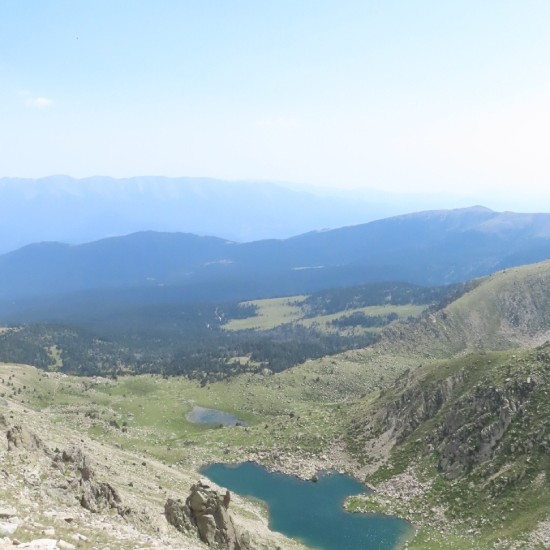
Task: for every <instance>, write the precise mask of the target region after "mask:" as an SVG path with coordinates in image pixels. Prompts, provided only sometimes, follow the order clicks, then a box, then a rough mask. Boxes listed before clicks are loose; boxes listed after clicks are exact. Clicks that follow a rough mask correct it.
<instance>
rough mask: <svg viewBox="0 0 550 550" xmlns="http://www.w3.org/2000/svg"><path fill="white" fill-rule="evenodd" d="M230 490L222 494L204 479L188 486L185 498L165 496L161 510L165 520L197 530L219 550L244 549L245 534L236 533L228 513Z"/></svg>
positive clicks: (186, 528) (190, 529) (183, 529)
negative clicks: (189, 489) (175, 498)
mask: <svg viewBox="0 0 550 550" xmlns="http://www.w3.org/2000/svg"><path fill="white" fill-rule="evenodd" d="M230 499H231V496H230V493H229V491H227V492H226V493H225V495H223V496H221V495H219V494H218V492H217V491H216V490H215V489H213V488H212V487H210V485H208V483H207V482H205V481H202V480H201V481H199V482H197V483H195V484H194V485H193V486H192V487H191V494H190V495H189V497H187V500H186V501H185V503H184V502H182V501H181V500H174V499H168V500H167V501H166V504H165V506H164V513H165V515H166V519H167V521H168V523H170V524H171V525H173V526H174V527H175V528H176V529H178V530H179V531H181V532H192V531H196V532H197V533H198V535H199V537H200V539H201V540H202V541H203V542H205V543H206V544H208V545H209V546H213V547H215V548H219V549H224V550H225V549H227V550H246V549H248V548H250V546H249V542H248V538H249V537H248V533H243V534H241V533H239V532H238V530H237V528H236V527H235V524H234V523H233V519H232V518H231V515H230V514H229V511H228V508H229V502H230Z"/></svg>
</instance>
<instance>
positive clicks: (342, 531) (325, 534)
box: [202, 462, 411, 550]
mask: <svg viewBox="0 0 550 550" xmlns="http://www.w3.org/2000/svg"><path fill="white" fill-rule="evenodd" d="M202 473H203V474H204V475H205V476H206V477H208V478H209V479H211V480H212V481H214V482H215V483H217V484H218V485H221V486H222V487H226V488H228V489H229V490H231V491H234V492H235V493H238V494H239V495H242V496H249V497H254V498H258V499H261V500H263V501H264V502H265V503H266V504H267V505H268V507H269V525H270V527H271V529H272V530H274V531H279V532H280V533H284V534H285V535H287V536H289V537H292V538H296V539H299V540H300V541H301V542H303V543H304V544H305V545H307V546H309V547H311V548H316V549H319V550H395V549H396V548H399V545H400V543H401V542H403V540H404V539H405V537H406V536H407V535H408V534H409V533H410V532H411V526H410V524H408V523H407V522H406V521H404V520H402V519H399V518H392V517H387V516H378V515H369V514H351V513H349V512H346V511H345V510H344V508H343V507H342V504H343V501H344V500H345V498H346V497H348V496H350V495H357V494H360V493H364V492H365V491H366V489H365V487H364V486H363V485H362V484H361V483H359V482H358V481H357V480H355V479H353V478H351V477H349V476H345V475H340V474H329V475H324V476H321V477H320V478H319V481H318V482H317V483H313V482H311V481H304V480H301V479H298V478H296V477H293V476H288V475H284V474H279V473H272V472H268V471H267V470H266V469H265V468H263V467H261V466H259V465H258V464H255V463H253V462H245V463H243V464H239V465H227V464H213V465H210V466H208V467H206V468H204V469H203V470H202Z"/></svg>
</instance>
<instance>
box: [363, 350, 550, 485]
mask: <svg viewBox="0 0 550 550" xmlns="http://www.w3.org/2000/svg"><path fill="white" fill-rule="evenodd" d="M549 354H550V345H546V346H543V347H541V348H539V349H537V350H535V351H533V352H525V351H524V352H515V353H511V352H509V353H503V352H501V353H494V354H478V355H475V356H467V357H465V358H461V359H456V360H454V361H450V362H448V363H444V364H438V365H434V366H432V367H430V368H424V369H421V371H420V373H419V372H415V373H409V374H408V375H406V376H404V377H402V378H401V379H400V380H398V381H397V382H396V383H395V384H394V386H393V387H392V388H391V389H390V390H389V391H388V392H387V393H386V394H384V395H382V396H381V397H380V399H379V400H378V403H377V404H375V405H374V406H373V408H374V409H375V411H376V412H375V413H374V414H373V415H372V417H371V419H370V421H367V422H365V423H364V424H361V423H360V422H358V421H357V420H356V421H355V422H354V423H353V424H352V429H353V430H354V431H355V433H358V432H359V431H360V430H361V427H363V441H364V445H365V448H368V443H369V442H371V441H372V440H375V439H377V438H382V439H385V440H386V441H390V442H391V445H394V446H395V447H396V448H400V447H401V448H404V447H406V446H407V445H409V444H410V443H411V441H412V440H413V439H414V440H415V445H416V448H417V449H421V452H422V453H424V454H425V455H433V456H435V457H436V463H437V468H438V471H439V472H440V473H441V474H442V475H443V476H444V477H445V478H446V479H449V480H452V479H456V478H459V477H462V476H464V475H466V474H468V473H470V472H472V471H474V470H475V469H476V468H478V467H480V466H482V465H487V463H490V462H491V461H493V460H497V461H501V460H504V459H506V458H510V459H514V460H516V459H517V458H518V455H519V454H521V455H527V453H534V452H538V451H541V452H542V451H543V449H544V448H545V445H546V439H545V438H546V435H547V434H550V419H549V418H547V417H546V416H545V415H544V414H542V411H543V410H546V408H547V406H548V404H547V401H548V399H547V398H546V395H547V393H545V392H547V391H548V390H549V389H550V388H549V387H547V383H546V379H547V377H548V375H550V361H549V360H548V359H549ZM444 371H447V372H450V374H448V375H445V374H446V373H445V372H444ZM419 442H420V443H419ZM541 445H542V446H541Z"/></svg>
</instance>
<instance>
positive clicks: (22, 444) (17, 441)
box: [6, 424, 49, 454]
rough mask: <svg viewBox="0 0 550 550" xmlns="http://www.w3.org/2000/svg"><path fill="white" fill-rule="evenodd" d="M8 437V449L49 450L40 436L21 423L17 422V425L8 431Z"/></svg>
mask: <svg viewBox="0 0 550 550" xmlns="http://www.w3.org/2000/svg"><path fill="white" fill-rule="evenodd" d="M6 439H7V441H8V451H15V450H20V451H21V450H27V451H35V450H38V449H40V450H43V451H44V452H45V453H46V454H48V452H49V450H48V449H47V448H46V446H45V445H44V443H42V441H41V440H40V438H39V437H38V436H36V435H35V434H34V433H32V432H29V431H28V430H27V429H26V428H25V427H23V426H21V425H20V424H16V425H15V426H12V427H11V428H9V430H8V431H7V432H6Z"/></svg>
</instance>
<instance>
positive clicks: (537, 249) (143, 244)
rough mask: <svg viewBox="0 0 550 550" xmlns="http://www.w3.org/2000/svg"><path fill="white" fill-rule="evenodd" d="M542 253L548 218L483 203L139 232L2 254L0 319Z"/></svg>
mask: <svg viewBox="0 0 550 550" xmlns="http://www.w3.org/2000/svg"><path fill="white" fill-rule="evenodd" d="M548 257H550V214H514V213H510V212H506V213H498V212H493V211H491V210H489V209H487V208H483V207H472V208H466V209H459V210H440V211H429V212H421V213H416V214H409V215H403V216H397V217H393V218H387V219H384V220H379V221H374V222H370V223H367V224H362V225H356V226H351V227H345V228H341V229H335V230H331V231H317V232H310V233H306V234H303V235H300V236H297V237H293V238H290V239H285V240H262V241H256V242H251V243H243V244H239V243H235V242H233V241H228V240H225V239H220V238H216V237H199V236H196V235H191V234H182V233H159V232H152V231H150V232H140V233H135V234H131V235H127V236H123V237H112V238H108V239H102V240H99V241H95V242H92V243H88V244H83V245H67V244H60V243H40V244H33V245H29V246H26V247H24V248H21V249H19V250H16V251H14V252H10V253H8V254H4V255H2V256H0V300H2V301H3V302H2V303H1V304H0V315H4V317H5V316H6V315H8V314H11V313H13V312H21V311H24V310H34V311H36V308H37V307H39V309H40V310H41V311H42V312H43V315H46V316H47V315H53V312H54V311H60V308H61V309H63V308H64V307H68V304H71V307H73V309H74V308H75V307H77V306H76V305H77V304H80V305H81V306H82V308H86V307H88V308H90V307H91V308H94V307H97V306H98V304H99V303H103V304H108V305H109V307H115V305H119V306H121V307H122V306H124V305H128V304H131V305H136V304H151V303H177V302H198V301H216V302H220V301H224V300H227V301H229V300H241V299H252V298H258V297H270V296H281V295H292V294H299V293H310V292H313V291H316V290H320V289H324V288H333V287H342V286H347V285H354V284H363V283H368V282H376V281H403V282H410V283H416V284H421V285H426V286H430V285H441V284H447V283H454V282H459V281H465V280H469V279H472V278H475V277H479V276H482V275H486V274H489V273H492V272H494V271H496V270H499V269H503V268H506V267H510V266H515V265H521V264H525V263H531V262H536V261H540V260H543V259H546V258H548ZM61 295H63V296H64V298H63V299H60V296H61ZM69 295H70V299H69V298H68V296H69Z"/></svg>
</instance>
